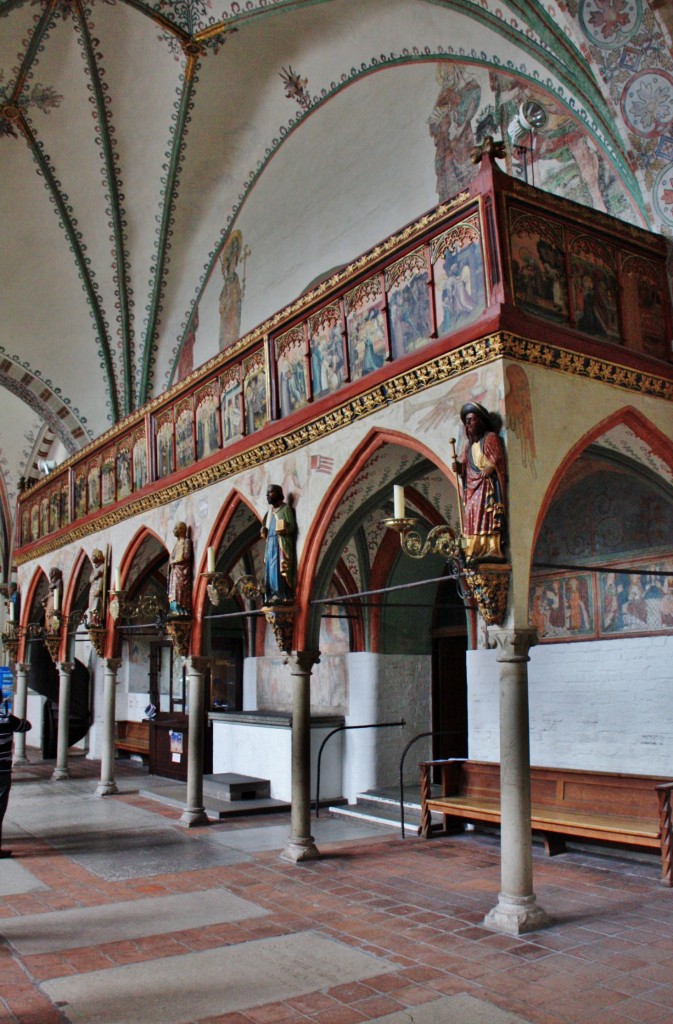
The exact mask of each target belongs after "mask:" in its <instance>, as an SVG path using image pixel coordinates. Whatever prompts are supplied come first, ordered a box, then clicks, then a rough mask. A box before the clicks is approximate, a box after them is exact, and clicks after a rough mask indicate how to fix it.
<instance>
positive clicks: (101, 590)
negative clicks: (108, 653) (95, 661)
mask: <svg viewBox="0 0 673 1024" xmlns="http://www.w3.org/2000/svg"><path fill="white" fill-rule="evenodd" d="M91 564H92V565H93V572H92V573H91V579H90V581H89V603H88V606H87V611H86V628H87V632H88V634H89V640H90V641H91V645H92V647H93V649H94V650H95V652H96V654H97V655H98V657H99V658H102V657H103V654H104V653H105V637H106V629H105V619H106V615H107V589H108V588H107V580H108V575H109V565H108V553H107V549H106V551H105V553H103V552H102V551H101V550H100V548H95V549H94V550H93V551H92V552H91Z"/></svg>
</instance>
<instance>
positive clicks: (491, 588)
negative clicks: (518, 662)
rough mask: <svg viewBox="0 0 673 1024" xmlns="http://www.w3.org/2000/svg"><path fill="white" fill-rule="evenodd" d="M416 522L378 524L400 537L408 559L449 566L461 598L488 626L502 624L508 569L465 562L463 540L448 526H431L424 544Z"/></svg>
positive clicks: (397, 520)
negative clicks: (435, 558) (437, 558)
mask: <svg viewBox="0 0 673 1024" xmlns="http://www.w3.org/2000/svg"><path fill="white" fill-rule="evenodd" d="M417 523H418V519H414V518H412V517H410V516H404V517H402V516H400V517H392V518H387V519H384V520H382V525H383V526H385V527H387V528H388V529H390V530H395V531H396V532H397V533H399V535H400V545H401V548H402V551H403V552H404V554H405V555H407V556H408V557H409V558H415V559H421V558H425V556H426V555H430V554H433V555H441V556H442V557H443V558H446V559H447V561H448V562H449V568H450V574H451V577H452V578H453V579H456V580H457V581H458V583H459V586H460V590H461V591H462V595H461V596H463V597H465V596H467V595H466V592H467V593H469V595H470V596H471V597H472V598H473V599H474V600H475V601H476V603H477V607H478V609H479V612H480V614H481V616H482V617H483V619H484V621H485V622H486V623H487V625H489V626H499V625H501V624H502V622H503V621H504V618H505V613H506V611H507V597H508V593H509V578H510V572H511V568H512V567H511V566H510V565H506V564H493V563H489V562H478V561H477V560H474V559H472V560H468V559H466V555H465V551H466V546H467V545H466V539H465V537H464V536H463V535H462V534H459V533H457V532H456V530H454V529H453V527H452V526H450V525H449V524H448V523H444V524H441V525H440V526H433V527H432V529H431V530H430V531H429V532H428V534H427V536H426V538H425V540H423V537H422V536H421V534H420V533H419V532H418V530H417V529H416V525H417Z"/></svg>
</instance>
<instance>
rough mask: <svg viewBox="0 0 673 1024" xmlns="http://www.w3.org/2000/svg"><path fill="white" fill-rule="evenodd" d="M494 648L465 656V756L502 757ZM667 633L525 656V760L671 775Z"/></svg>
mask: <svg viewBox="0 0 673 1024" xmlns="http://www.w3.org/2000/svg"><path fill="white" fill-rule="evenodd" d="M495 659H496V652H495V651H491V650H489V651H470V652H469V653H468V656H467V671H468V716H469V753H470V757H471V758H474V759H476V760H486V761H497V760H499V757H500V753H499V750H500V745H499V724H498V721H499V718H498V665H497V662H496V660H495ZM672 664H673V636H649V637H637V638H635V637H634V638H629V639H624V640H595V641H591V642H585V643H569V644H546V645H541V646H540V647H535V648H533V650H532V651H531V656H530V663H529V666H528V677H529V693H530V736H531V763H532V764H538V765H549V766H551V767H559V768H583V769H587V770H593V771H609V772H631V773H634V774H643V775H659V774H661V775H665V776H669V777H671V778H673V714H672V713H671V693H672V692H673V671H672V669H671V665H672Z"/></svg>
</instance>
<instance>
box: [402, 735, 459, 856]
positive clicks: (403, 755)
mask: <svg viewBox="0 0 673 1024" xmlns="http://www.w3.org/2000/svg"><path fill="white" fill-rule="evenodd" d="M460 735H461V733H460V731H459V730H457V729H440V730H436V731H435V732H419V733H418V735H417V736H414V737H413V739H410V740H409V742H408V743H407V745H406V747H405V748H404V750H403V751H402V757H401V758H400V829H401V833H402V839H404V838H405V832H404V759H405V757H406V756H407V754H408V752H409V750H410V749H411V748H412V747H413V745H414V743H417V742H418V740H423V739H426V738H427V737H428V736H460Z"/></svg>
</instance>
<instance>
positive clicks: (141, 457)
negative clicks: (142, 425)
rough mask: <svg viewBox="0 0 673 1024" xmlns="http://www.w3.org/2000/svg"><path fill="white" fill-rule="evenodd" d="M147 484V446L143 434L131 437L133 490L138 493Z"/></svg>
mask: <svg viewBox="0 0 673 1024" xmlns="http://www.w3.org/2000/svg"><path fill="white" fill-rule="evenodd" d="M146 483H147V445H146V443H145V434H144V433H143V434H134V435H133V489H134V490H135V491H139V490H140V488H141V487H144V486H145V484H146Z"/></svg>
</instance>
